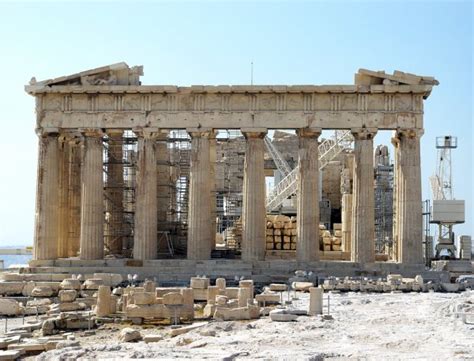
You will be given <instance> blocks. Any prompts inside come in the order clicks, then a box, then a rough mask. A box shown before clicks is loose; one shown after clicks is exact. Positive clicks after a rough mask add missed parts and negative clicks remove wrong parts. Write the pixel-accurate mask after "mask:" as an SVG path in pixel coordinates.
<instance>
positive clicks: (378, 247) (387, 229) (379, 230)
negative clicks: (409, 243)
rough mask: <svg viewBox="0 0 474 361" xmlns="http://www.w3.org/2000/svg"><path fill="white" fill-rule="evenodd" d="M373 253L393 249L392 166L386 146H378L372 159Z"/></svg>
mask: <svg viewBox="0 0 474 361" xmlns="http://www.w3.org/2000/svg"><path fill="white" fill-rule="evenodd" d="M374 165H375V169H374V176H375V182H374V201H375V205H374V212H375V251H376V253H387V252H389V253H391V252H390V249H392V248H393V187H394V166H393V164H390V158H389V154H388V147H387V146H380V145H379V146H378V147H377V148H376V151H375V159H374Z"/></svg>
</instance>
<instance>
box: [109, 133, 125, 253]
mask: <svg viewBox="0 0 474 361" xmlns="http://www.w3.org/2000/svg"><path fill="white" fill-rule="evenodd" d="M107 136H108V148H107V158H108V164H107V180H106V189H105V213H106V221H105V225H104V226H105V229H104V239H105V247H106V249H107V251H108V253H109V254H117V255H119V254H121V253H122V248H123V233H124V232H123V223H124V222H123V186H124V181H123V130H121V129H107Z"/></svg>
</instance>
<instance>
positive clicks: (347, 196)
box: [341, 155, 354, 253]
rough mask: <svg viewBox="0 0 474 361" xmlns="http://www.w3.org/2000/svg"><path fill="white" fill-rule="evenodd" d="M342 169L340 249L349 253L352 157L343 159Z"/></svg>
mask: <svg viewBox="0 0 474 361" xmlns="http://www.w3.org/2000/svg"><path fill="white" fill-rule="evenodd" d="M345 158H346V159H345V164H344V168H343V169H342V172H341V195H342V196H341V223H342V225H341V232H342V247H343V248H342V249H343V251H344V252H349V253H350V252H351V249H352V247H351V242H352V240H351V238H352V237H351V229H352V171H353V169H354V162H353V157H352V156H349V155H347V156H346V157H345Z"/></svg>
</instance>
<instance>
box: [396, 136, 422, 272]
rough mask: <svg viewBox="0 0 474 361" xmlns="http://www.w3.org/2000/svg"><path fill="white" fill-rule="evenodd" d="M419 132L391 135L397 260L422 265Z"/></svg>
mask: <svg viewBox="0 0 474 361" xmlns="http://www.w3.org/2000/svg"><path fill="white" fill-rule="evenodd" d="M422 135H423V130H417V129H407V130H398V131H396V132H395V136H394V139H393V144H394V145H395V152H396V157H395V160H396V163H395V172H396V177H395V180H396V182H397V185H396V189H397V196H396V199H395V202H396V215H395V216H396V222H395V224H396V227H397V232H396V234H397V236H398V252H397V253H398V261H399V262H401V263H407V264H422V263H423V214H422V213H423V210H422V203H421V202H422V195H421V163H420V138H421V136H422Z"/></svg>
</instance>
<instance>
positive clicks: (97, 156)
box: [80, 131, 104, 259]
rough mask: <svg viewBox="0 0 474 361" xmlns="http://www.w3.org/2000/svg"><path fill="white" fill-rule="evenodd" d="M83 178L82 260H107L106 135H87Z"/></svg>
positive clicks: (83, 157)
mask: <svg viewBox="0 0 474 361" xmlns="http://www.w3.org/2000/svg"><path fill="white" fill-rule="evenodd" d="M84 137H85V138H84V145H83V150H82V176H81V184H82V187H81V238H80V243H81V255H80V258H81V259H102V258H103V257H104V182H103V169H102V166H103V164H102V163H103V161H102V153H103V146H102V133H101V132H100V131H86V132H84Z"/></svg>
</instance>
